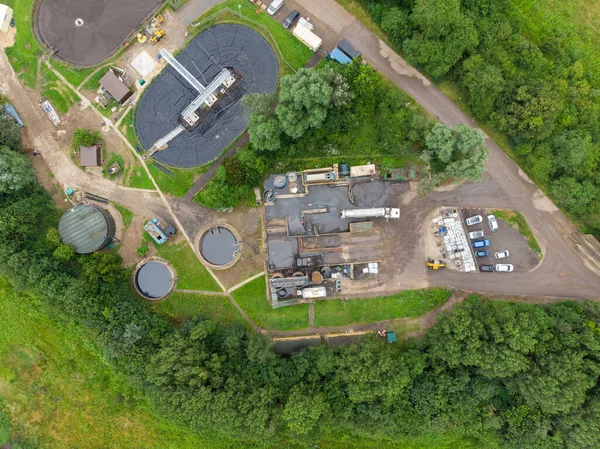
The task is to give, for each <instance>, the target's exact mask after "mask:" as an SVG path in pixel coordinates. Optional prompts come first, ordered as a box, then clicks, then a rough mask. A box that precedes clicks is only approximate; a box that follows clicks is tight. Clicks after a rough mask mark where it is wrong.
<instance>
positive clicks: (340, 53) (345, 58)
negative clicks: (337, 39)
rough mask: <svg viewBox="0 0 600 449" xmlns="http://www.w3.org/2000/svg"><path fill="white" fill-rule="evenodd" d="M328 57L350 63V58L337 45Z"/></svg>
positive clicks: (342, 62) (341, 62)
mask: <svg viewBox="0 0 600 449" xmlns="http://www.w3.org/2000/svg"><path fill="white" fill-rule="evenodd" d="M329 57H330V58H331V59H333V60H334V61H337V62H339V63H340V64H350V63H351V62H352V59H350V58H349V57H348V55H346V53H344V52H343V51H342V50H340V49H339V48H337V47H336V48H334V49H333V51H332V52H331V54H330V55H329Z"/></svg>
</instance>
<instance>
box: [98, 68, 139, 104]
mask: <svg viewBox="0 0 600 449" xmlns="http://www.w3.org/2000/svg"><path fill="white" fill-rule="evenodd" d="M100 85H101V86H102V87H103V88H104V89H106V91H107V92H108V93H109V94H110V95H111V96H112V97H113V98H114V99H115V100H117V101H118V102H119V103H123V102H124V101H126V100H127V99H128V98H129V97H131V96H132V95H133V92H131V91H130V90H129V87H127V86H126V85H125V83H123V81H121V80H120V79H119V78H118V77H117V75H115V74H114V73H113V72H112V70H109V71H108V72H106V75H104V76H103V77H102V79H101V80H100Z"/></svg>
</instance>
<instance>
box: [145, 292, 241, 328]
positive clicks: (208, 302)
mask: <svg viewBox="0 0 600 449" xmlns="http://www.w3.org/2000/svg"><path fill="white" fill-rule="evenodd" d="M151 307H152V310H154V311H155V312H158V313H161V314H163V315H165V316H167V317H169V318H170V319H172V320H173V321H175V322H181V321H183V320H184V319H186V318H193V317H203V318H208V319H210V320H213V321H216V322H217V323H219V324H221V325H224V326H227V325H229V324H233V323H235V322H244V321H243V319H242V316H241V315H240V314H239V312H238V311H237V309H236V308H235V307H234V306H233V305H232V304H231V302H230V301H229V299H228V298H227V297H226V296H222V295H215V296H206V295H198V294H195V293H182V292H177V291H176V292H174V293H173V294H171V295H169V296H168V297H167V298H166V299H164V300H162V301H157V302H154V303H152V306H151Z"/></svg>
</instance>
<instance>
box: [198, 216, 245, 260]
mask: <svg viewBox="0 0 600 449" xmlns="http://www.w3.org/2000/svg"><path fill="white" fill-rule="evenodd" d="M199 250H200V255H201V256H202V257H203V258H204V260H205V261H206V262H207V263H208V264H210V265H212V266H214V267H218V268H225V267H229V266H231V265H233V263H235V262H236V261H237V259H238V258H239V240H238V237H237V235H236V233H235V231H234V230H233V228H230V227H229V226H226V225H217V226H214V227H212V228H210V229H207V230H206V231H204V233H203V234H202V236H201V237H200V242H199Z"/></svg>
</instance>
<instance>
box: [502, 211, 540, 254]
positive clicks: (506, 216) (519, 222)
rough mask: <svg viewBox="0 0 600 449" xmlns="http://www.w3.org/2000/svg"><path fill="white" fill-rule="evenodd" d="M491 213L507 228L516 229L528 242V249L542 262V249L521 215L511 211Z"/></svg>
mask: <svg viewBox="0 0 600 449" xmlns="http://www.w3.org/2000/svg"><path fill="white" fill-rule="evenodd" d="M492 213H493V214H494V215H495V216H496V218H500V219H501V220H504V221H505V222H506V223H507V224H508V225H509V226H512V227H513V228H516V229H517V230H518V231H519V232H520V233H521V234H522V235H524V236H525V238H526V239H527V241H528V242H529V247H530V248H531V249H532V250H533V251H534V252H535V253H536V254H537V256H538V259H540V260H542V258H543V257H544V255H543V254H542V248H541V247H540V244H539V243H538V241H537V240H536V238H535V236H534V235H533V232H531V228H530V227H529V225H528V224H527V220H525V217H524V216H523V215H521V214H520V213H519V212H514V211H511V210H493V211H492Z"/></svg>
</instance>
